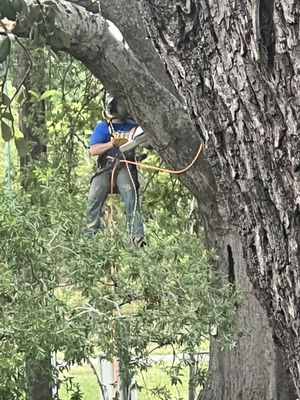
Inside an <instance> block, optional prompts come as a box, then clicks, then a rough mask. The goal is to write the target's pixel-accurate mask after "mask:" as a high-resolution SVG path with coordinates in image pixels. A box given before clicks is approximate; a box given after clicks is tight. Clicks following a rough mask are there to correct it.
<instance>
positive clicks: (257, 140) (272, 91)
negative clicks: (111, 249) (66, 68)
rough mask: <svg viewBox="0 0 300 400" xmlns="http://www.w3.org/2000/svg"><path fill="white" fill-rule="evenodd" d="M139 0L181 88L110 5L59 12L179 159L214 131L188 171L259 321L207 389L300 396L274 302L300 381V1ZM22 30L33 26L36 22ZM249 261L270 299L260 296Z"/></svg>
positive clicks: (249, 316) (187, 179)
mask: <svg viewBox="0 0 300 400" xmlns="http://www.w3.org/2000/svg"><path fill="white" fill-rule="evenodd" d="M32 1H33V0H26V3H28V4H31V3H32ZM43 1H44V0H41V3H43ZM80 3H81V4H83V3H86V2H85V1H80ZM138 3H139V4H141V5H143V12H144V15H145V21H146V23H147V24H148V31H149V33H148V36H149V37H151V38H152V39H153V41H154V43H155V47H156V49H159V51H160V56H161V59H162V60H164V61H165V62H166V64H167V67H168V73H169V75H170V76H171V77H172V80H173V82H174V85H175V86H176V88H177V89H178V92H179V93H180V96H174V95H173V94H172V93H171V92H172V91H170V90H169V89H168V84H169V83H168V80H167V79H164V78H163V79H160V77H155V76H154V74H153V69H151V67H150V66H149V69H148V63H149V60H148V61H147V60H146V59H145V58H143V60H142V62H141V59H140V58H138V57H136V56H135V51H134V49H132V51H131V50H127V49H126V47H125V46H124V45H123V43H120V42H117V41H116V40H115V39H114V38H113V36H112V35H111V34H110V33H109V31H108V28H107V25H106V24H105V21H104V20H103V18H102V17H101V15H100V14H97V15H90V14H89V13H88V12H86V11H85V10H84V9H83V8H79V7H75V6H74V5H72V4H71V3H70V2H66V1H64V0H61V1H60V2H59V3H58V9H57V10H58V11H57V19H56V23H57V26H60V27H62V28H63V29H64V30H65V31H66V32H67V33H68V34H69V35H70V38H71V46H70V48H68V49H65V50H66V51H68V52H69V53H70V54H72V55H73V56H74V57H76V58H77V59H79V60H81V61H82V62H83V63H84V64H85V65H86V66H87V67H88V68H89V69H90V70H91V71H92V72H93V73H94V74H95V76H96V77H98V78H99V79H100V80H101V81H102V83H103V84H104V85H105V87H106V88H107V89H108V90H109V91H110V92H111V93H112V94H114V95H117V94H118V95H122V96H124V97H125V98H127V99H128V100H129V104H130V105H132V106H133V107H134V116H135V117H136V119H137V121H138V122H140V124H141V125H142V126H143V127H144V128H145V129H146V130H147V132H148V133H149V137H150V139H151V141H152V143H153V146H154V148H155V149H157V150H158V151H159V153H160V154H161V156H162V157H163V158H164V160H165V161H166V163H167V164H168V165H169V166H171V167H174V168H178V167H182V166H186V165H187V164H188V163H189V162H190V161H191V159H192V158H193V156H194V154H195V152H196V150H197V147H198V146H199V142H200V139H202V140H203V141H205V144H206V150H205V154H204V156H203V157H202V158H201V160H200V161H199V162H197V163H196V164H195V165H194V166H193V168H192V169H191V170H189V171H188V172H187V173H186V174H184V175H183V176H182V177H181V181H182V182H183V183H184V184H185V186H187V187H188V188H189V189H190V190H191V192H192V193H193V194H194V195H195V197H197V199H198V201H199V204H200V207H201V212H202V216H203V219H204V220H205V226H206V233H207V237H208V240H209V242H210V244H211V245H213V247H215V248H216V249H217V250H218V251H219V253H220V255H221V259H220V260H221V263H222V262H223V263H224V265H225V262H226V265H227V266H228V272H230V276H231V278H230V279H233V275H232V269H233V270H234V277H235V279H236V283H237V285H240V286H239V287H240V289H241V290H242V291H243V292H245V295H247V293H248V296H249V297H248V296H247V300H248V302H247V303H246V305H245V308H244V309H241V310H240V313H239V324H240V327H239V328H240V329H241V330H246V331H247V330H248V329H251V333H250V337H249V339H246V336H245V337H244V336H243V337H241V338H239V339H238V346H237V349H236V350H234V351H226V352H220V349H218V348H217V346H216V344H214V343H213V354H212V371H213V372H214V377H215V382H216V384H214V386H211V389H209V388H207V389H206V390H205V392H204V394H203V399H204V398H205V396H206V398H207V399H210V398H211V399H215V400H220V399H222V400H232V399H236V398H239V399H245V400H246V399H247V400H248V397H247V396H249V390H250V389H249V388H251V387H252V389H253V391H254V394H253V399H257V400H258V399H259V400H261V399H271V398H272V396H273V398H274V399H282V400H283V399H285V400H293V395H292V394H291V395H290V394H289V389H288V387H287V386H285V387H283V390H279V383H280V381H281V380H282V379H283V380H284V382H285V381H287V379H286V378H285V377H286V375H285V371H284V367H283V366H282V360H280V357H279V356H278V352H277V350H276V348H275V345H274V343H273V342H272V341H271V338H272V333H271V330H270V329H269V326H268V320H267V318H266V312H267V313H268V316H269V318H270V321H271V323H272V326H273V328H274V335H275V338H276V343H277V344H278V346H280V348H281V349H282V351H283V354H284V359H285V360H286V361H287V364H288V367H289V370H290V371H291V373H292V376H293V381H294V383H295V385H296V386H297V388H298V391H299V390H300V358H299V354H300V353H299V347H300V342H299V341H300V339H299V332H300V330H299V324H300V318H299V316H300V310H299V297H300V284H299V246H298V243H299V242H300V229H299V225H300V224H299V222H300V221H299V220H300V211H299V203H300V184H299V172H300V154H299V137H298V136H297V129H299V122H298V121H299V119H300V115H299V109H300V107H299V103H300V96H299V80H300V74H299V65H300V64H299V54H300V48H299V38H298V31H299V4H298V2H297V4H296V0H294V1H293V0H274V2H273V1H272V0H270V1H268V2H267V1H266V0H260V1H259V0H252V1H250V0H240V1H238V2H237V1H235V0H204V1H201V2H200V1H196V0H190V1H186V2H178V1H174V0H170V1H168V2H166V1H165V0H147V1H142V0H140V1H138V2H136V4H138ZM123 9H125V8H122V10H123ZM122 21H123V22H122ZM120 22H121V24H122V23H124V18H120ZM19 28H20V32H24V31H25V32H28V30H29V27H28V26H26V20H22V19H21V27H19ZM132 31H133V34H134V29H132ZM126 32H127V33H126V34H127V36H128V35H129V33H128V32H129V30H128V29H127V31H126ZM136 36H138V35H136ZM143 40H144V39H143ZM133 42H134V41H133ZM150 63H151V62H150ZM182 99H184V100H182ZM186 106H187V107H188V113H187V112H186ZM228 246H229V247H228ZM246 269H247V272H248V276H249V278H250V279H251V281H252V283H253V284H254V287H255V289H256V293H255V295H256V296H257V298H258V299H259V302H260V306H259V305H258V303H257V302H256V300H255V299H254V297H253V296H252V295H251V296H250V294H251V292H252V289H251V288H252V286H251V285H249V283H248V281H247V280H246V275H245V273H246ZM260 307H261V308H260ZM259 327H260V328H259ZM267 338H270V343H268V340H267ZM249 349H250V352H249ZM276 365H281V367H280V368H277V367H276ZM213 366H215V368H217V369H216V370H214V368H213ZM244 370H245V371H247V372H246V375H244V374H243V373H241V371H244ZM237 371H238V374H236V372H237ZM246 378H247V382H246ZM244 384H245V389H243V385H244ZM210 394H211V396H212V397H209V396H210ZM238 396H240V397H238ZM276 396H277V397H276Z"/></svg>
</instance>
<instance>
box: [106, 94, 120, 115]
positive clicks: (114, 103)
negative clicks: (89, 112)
mask: <svg viewBox="0 0 300 400" xmlns="http://www.w3.org/2000/svg"><path fill="white" fill-rule="evenodd" d="M117 104H118V102H117V99H116V98H115V97H113V98H112V99H111V100H110V102H109V103H108V105H107V111H108V112H109V113H110V114H116V113H117V112H118V110H117Z"/></svg>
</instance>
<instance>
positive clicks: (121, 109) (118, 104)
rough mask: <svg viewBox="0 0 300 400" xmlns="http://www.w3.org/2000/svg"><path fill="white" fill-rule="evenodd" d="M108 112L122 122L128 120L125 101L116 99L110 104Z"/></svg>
mask: <svg viewBox="0 0 300 400" xmlns="http://www.w3.org/2000/svg"><path fill="white" fill-rule="evenodd" d="M108 112H109V113H110V114H111V115H112V116H113V117H114V118H118V119H120V120H122V121H126V119H127V118H128V110H127V107H126V104H125V101H124V100H122V99H118V100H117V99H116V98H115V97H114V98H113V99H112V100H111V101H110V102H109V104H108Z"/></svg>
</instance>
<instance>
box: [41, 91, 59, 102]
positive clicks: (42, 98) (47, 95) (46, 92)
mask: <svg viewBox="0 0 300 400" xmlns="http://www.w3.org/2000/svg"><path fill="white" fill-rule="evenodd" d="M55 94H56V90H55V89H49V90H46V91H45V92H44V93H43V94H42V95H41V97H40V100H45V99H47V98H48V97H51V96H54V95H55Z"/></svg>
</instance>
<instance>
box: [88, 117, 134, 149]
mask: <svg viewBox="0 0 300 400" xmlns="http://www.w3.org/2000/svg"><path fill="white" fill-rule="evenodd" d="M112 126H113V128H114V131H115V132H129V131H130V130H131V129H132V128H135V127H137V126H138V124H137V123H136V122H133V121H127V122H124V123H118V124H114V123H113V124H112ZM109 141H110V132H109V126H108V123H107V121H101V122H99V123H98V124H97V125H96V127H95V129H94V131H93V133H92V136H91V138H90V146H92V145H94V144H98V143H107V142H109Z"/></svg>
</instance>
